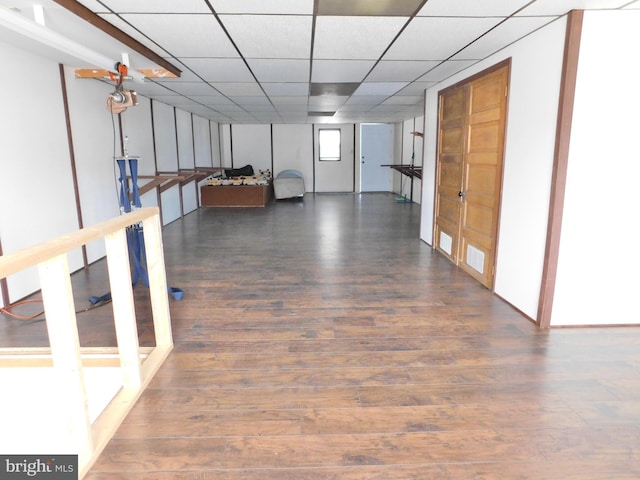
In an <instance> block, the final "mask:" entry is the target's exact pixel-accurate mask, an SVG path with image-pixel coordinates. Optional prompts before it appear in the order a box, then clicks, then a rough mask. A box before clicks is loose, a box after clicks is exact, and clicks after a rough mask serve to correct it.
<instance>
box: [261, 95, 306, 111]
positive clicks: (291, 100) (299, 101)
mask: <svg viewBox="0 0 640 480" xmlns="http://www.w3.org/2000/svg"><path fill="white" fill-rule="evenodd" d="M269 98H270V99H271V102H272V103H273V104H274V105H275V106H276V107H278V108H280V107H286V106H287V105H306V104H307V97H306V96H305V97H272V96H269Z"/></svg>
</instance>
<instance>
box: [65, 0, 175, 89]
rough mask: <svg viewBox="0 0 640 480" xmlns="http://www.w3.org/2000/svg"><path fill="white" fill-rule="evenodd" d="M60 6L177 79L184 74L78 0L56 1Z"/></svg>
mask: <svg viewBox="0 0 640 480" xmlns="http://www.w3.org/2000/svg"><path fill="white" fill-rule="evenodd" d="M54 2H56V3H57V4H58V5H61V6H63V7H64V8H66V9H67V10H69V11H70V12H72V13H74V14H76V15H77V16H78V17H80V18H82V19H83V20H85V21H86V22H88V23H90V24H91V25H93V26H94V27H96V28H98V29H100V30H102V31H103V32H104V33H106V34H107V35H109V36H111V37H113V38H115V39H116V40H117V41H119V42H121V43H123V44H124V45H126V46H128V47H130V48H131V49H132V50H134V51H135V52H137V53H139V54H140V55H143V56H144V57H145V58H148V59H149V60H151V61H152V62H153V63H155V64H157V65H159V66H160V67H162V68H165V69H167V70H168V71H170V72H171V73H173V74H174V75H175V76H176V77H179V76H180V74H181V73H182V72H181V71H180V69H178V68H177V67H175V66H174V65H172V64H171V63H169V62H168V61H166V60H165V59H164V58H162V57H161V56H160V55H158V54H157V53H156V52H154V51H153V50H151V49H150V48H148V47H146V46H145V45H143V44H142V43H140V42H139V41H137V40H136V39H135V38H133V37H131V36H129V35H127V34H126V33H124V32H123V31H122V30H120V29H118V28H116V27H114V26H113V25H111V24H110V23H109V22H107V21H106V20H104V19H103V18H102V17H100V16H99V15H97V14H95V13H94V12H93V11H91V10H90V9H88V8H87V7H85V6H84V5H82V4H81V3H79V2H77V1H76V0H54Z"/></svg>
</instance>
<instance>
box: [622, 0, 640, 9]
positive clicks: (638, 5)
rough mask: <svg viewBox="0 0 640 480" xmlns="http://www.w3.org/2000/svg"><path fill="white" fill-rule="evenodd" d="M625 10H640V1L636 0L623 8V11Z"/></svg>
mask: <svg viewBox="0 0 640 480" xmlns="http://www.w3.org/2000/svg"><path fill="white" fill-rule="evenodd" d="M626 9H629V10H631V9H640V0H636V1H635V2H633V3H631V4H629V5H627V6H625V7H624V10H626Z"/></svg>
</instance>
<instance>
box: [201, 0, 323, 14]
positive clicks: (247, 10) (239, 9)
mask: <svg viewBox="0 0 640 480" xmlns="http://www.w3.org/2000/svg"><path fill="white" fill-rule="evenodd" d="M198 1H200V0H198ZM210 3H211V5H212V6H213V8H214V10H215V11H216V12H217V13H242V14H265V15H278V14H285V15H312V14H313V0H269V1H267V2H265V1H264V0H210Z"/></svg>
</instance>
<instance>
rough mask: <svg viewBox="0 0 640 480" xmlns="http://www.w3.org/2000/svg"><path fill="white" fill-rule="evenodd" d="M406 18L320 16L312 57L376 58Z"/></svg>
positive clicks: (317, 21)
mask: <svg viewBox="0 0 640 480" xmlns="http://www.w3.org/2000/svg"><path fill="white" fill-rule="evenodd" d="M406 21H407V18H404V17H318V18H317V19H316V30H315V37H314V47H313V58H314V59H360V60H377V59H378V58H380V55H382V53H383V52H384V50H385V49H386V48H387V46H388V45H389V44H390V43H391V42H392V41H393V39H394V38H395V36H396V35H397V34H398V32H399V31H400V29H401V28H402V26H403V25H404V24H405V23H406Z"/></svg>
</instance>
